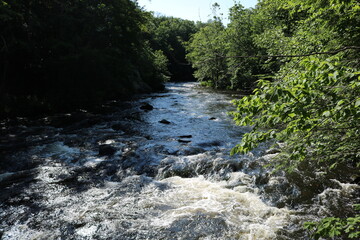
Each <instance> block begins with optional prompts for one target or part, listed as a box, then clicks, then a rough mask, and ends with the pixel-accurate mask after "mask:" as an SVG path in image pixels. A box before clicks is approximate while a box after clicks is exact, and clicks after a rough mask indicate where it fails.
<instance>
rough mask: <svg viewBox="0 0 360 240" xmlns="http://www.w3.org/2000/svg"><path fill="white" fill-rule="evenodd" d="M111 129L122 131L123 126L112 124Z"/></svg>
mask: <svg viewBox="0 0 360 240" xmlns="http://www.w3.org/2000/svg"><path fill="white" fill-rule="evenodd" d="M111 129H113V130H115V131H123V129H124V127H123V125H121V124H114V125H112V126H111Z"/></svg>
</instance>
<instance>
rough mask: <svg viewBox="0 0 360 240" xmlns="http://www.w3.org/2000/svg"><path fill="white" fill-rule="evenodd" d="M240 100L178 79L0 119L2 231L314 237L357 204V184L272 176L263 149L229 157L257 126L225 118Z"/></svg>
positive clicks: (22, 234) (45, 235) (316, 176)
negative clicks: (120, 97) (78, 107)
mask: <svg viewBox="0 0 360 240" xmlns="http://www.w3.org/2000/svg"><path fill="white" fill-rule="evenodd" d="M234 97H235V96H231V95H229V94H225V93H219V92H214V91H211V90H207V89H204V88H200V87H198V85H197V84H195V83H179V84H168V85H167V91H166V92H163V93H157V94H151V95H146V96H141V97H139V98H138V99H137V100H134V101H131V102H126V103H118V102H111V103H109V104H107V105H104V106H103V107H102V108H101V109H99V110H98V111H97V112H96V113H90V112H85V111H79V112H77V113H72V114H65V115H58V116H51V117H47V118H43V119H38V120H28V119H18V120H16V121H14V120H13V121H8V122H3V123H1V126H0V127H1V137H0V144H1V145H0V146H1V150H2V154H1V156H0V167H1V169H0V190H1V195H0V236H1V239H6V240H8V239H124V240H126V239H165V240H166V239H204V240H205V239H207V240H210V239H247V240H250V239H254V240H255V239H266V240H267V239H309V237H308V236H307V235H306V233H305V232H304V231H303V230H302V227H301V226H302V223H303V222H304V221H308V220H316V219H317V218H319V217H321V216H324V215H327V214H332V213H334V214H335V213H336V212H343V213H346V212H349V211H350V210H351V205H352V204H353V203H356V202H357V201H358V200H359V199H358V193H359V186H358V185H356V184H348V183H342V182H339V181H336V180H334V179H331V178H327V177H324V174H322V173H312V172H311V169H309V171H306V170H304V171H303V172H295V173H293V174H291V175H285V174H282V173H278V174H270V173H269V172H267V171H266V170H264V169H263V168H261V166H262V165H263V164H266V163H267V162H268V161H269V159H271V157H272V156H274V154H276V153H274V151H267V149H266V147H265V146H263V147H261V148H259V149H257V150H256V151H254V152H253V153H251V154H249V155H246V156H232V157H230V156H229V152H230V149H231V148H232V147H233V146H235V144H237V143H238V142H239V140H240V139H241V136H242V134H243V133H245V132H247V131H249V129H247V128H241V127H237V126H235V125H234V124H233V122H232V120H231V117H229V116H228V115H227V112H228V111H231V110H233V106H232V105H231V103H230V101H231V99H232V98H234ZM152 107H153V109H152Z"/></svg>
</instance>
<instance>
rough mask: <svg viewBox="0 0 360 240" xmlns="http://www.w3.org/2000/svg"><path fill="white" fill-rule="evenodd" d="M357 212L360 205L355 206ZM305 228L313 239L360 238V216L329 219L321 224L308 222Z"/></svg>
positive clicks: (325, 219)
mask: <svg viewBox="0 0 360 240" xmlns="http://www.w3.org/2000/svg"><path fill="white" fill-rule="evenodd" d="M355 209H356V210H357V211H359V210H360V204H357V205H355ZM304 227H305V228H306V229H308V230H309V231H311V232H312V234H311V237H312V238H314V239H320V238H322V237H330V238H334V237H337V236H346V237H348V238H350V239H354V238H356V239H359V238H360V215H359V214H357V215H356V216H355V217H349V218H345V219H341V218H335V217H328V218H324V219H322V220H320V221H319V222H306V223H305V224H304Z"/></svg>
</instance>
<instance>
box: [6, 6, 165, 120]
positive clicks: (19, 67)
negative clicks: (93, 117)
mask: <svg viewBox="0 0 360 240" xmlns="http://www.w3.org/2000/svg"><path fill="white" fill-rule="evenodd" d="M145 23H146V13H144V12H142V11H141V10H140V8H139V7H138V6H137V4H136V2H134V1H131V0H115V1H107V0H102V1H92V0H75V1H1V3H0V51H1V58H0V61H1V62H0V63H1V64H0V93H1V97H2V98H3V99H1V100H3V101H5V100H6V99H5V96H8V97H6V98H7V99H12V101H7V102H12V103H13V105H12V106H10V105H7V104H5V105H3V107H2V108H3V110H4V111H5V108H6V111H7V112H8V114H10V113H11V112H13V114H19V112H18V111H17V108H18V106H17V105H19V104H20V103H21V102H20V101H19V102H18V103H16V101H17V100H16V99H27V98H29V97H30V98H31V99H38V101H34V102H46V103H47V104H43V106H48V107H49V109H48V110H50V109H52V108H55V109H58V110H59V109H60V110H61V109H63V110H64V109H67V108H73V107H76V106H83V105H92V104H94V103H97V102H101V101H104V100H106V99H109V98H115V97H116V98H123V97H127V96H129V94H132V93H135V92H141V91H149V90H151V89H156V88H159V87H160V86H161V82H162V81H163V80H164V76H163V74H164V73H165V70H164V68H163V64H164V63H162V64H160V62H161V61H163V59H162V60H160V59H161V58H160V54H159V53H154V51H153V50H152V49H151V47H150V46H149V44H148V43H147V42H146V41H145V39H144V33H143V30H142V29H143V25H144V24H145ZM3 101H2V102H3ZM0 111H1V109H0ZM4 111H2V112H4Z"/></svg>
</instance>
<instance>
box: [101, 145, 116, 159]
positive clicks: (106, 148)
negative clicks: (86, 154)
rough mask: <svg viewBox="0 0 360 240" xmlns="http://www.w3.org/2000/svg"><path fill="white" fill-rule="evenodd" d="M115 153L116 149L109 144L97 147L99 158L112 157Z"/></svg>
mask: <svg viewBox="0 0 360 240" xmlns="http://www.w3.org/2000/svg"><path fill="white" fill-rule="evenodd" d="M115 152H116V148H115V147H113V146H111V145H109V144H103V145H100V146H99V155H100V156H112V155H114V154H115Z"/></svg>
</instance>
